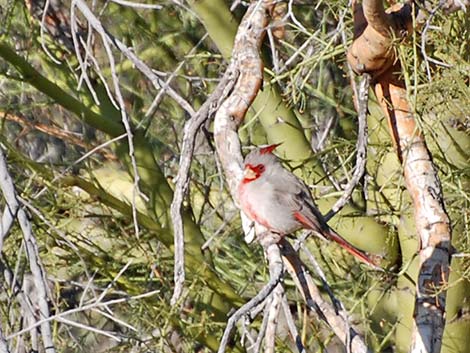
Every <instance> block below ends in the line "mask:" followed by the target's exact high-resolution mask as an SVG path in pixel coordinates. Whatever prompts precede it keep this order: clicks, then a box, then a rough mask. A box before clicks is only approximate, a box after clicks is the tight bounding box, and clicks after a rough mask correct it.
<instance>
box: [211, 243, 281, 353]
mask: <svg viewBox="0 0 470 353" xmlns="http://www.w3.org/2000/svg"><path fill="white" fill-rule="evenodd" d="M266 253H267V255H266V256H267V258H268V260H269V261H270V262H269V266H270V277H271V278H270V280H269V282H268V283H267V284H266V285H265V286H264V287H263V288H262V289H261V290H260V291H259V292H258V294H256V295H255V296H254V297H253V298H251V299H250V301H249V302H248V303H246V304H245V305H243V306H242V307H241V308H240V309H238V310H237V311H235V313H234V314H233V315H232V316H231V317H230V319H228V322H227V327H226V328H225V331H224V335H223V336H222V340H221V341H220V345H219V350H218V351H217V353H224V352H225V349H226V348H227V344H228V341H229V339H230V337H231V334H232V331H233V329H234V328H235V325H236V323H237V322H238V321H239V320H240V319H241V318H242V317H243V316H245V315H247V314H248V313H249V312H250V311H251V310H252V309H253V308H255V307H256V306H257V305H259V304H260V303H262V302H263V301H264V300H265V299H266V298H267V297H268V295H270V294H271V293H272V291H273V290H274V289H275V288H276V286H277V285H278V284H279V283H280V282H281V279H282V273H283V266H282V260H281V253H280V251H279V247H278V246H277V245H276V244H271V245H268V247H267V249H266Z"/></svg>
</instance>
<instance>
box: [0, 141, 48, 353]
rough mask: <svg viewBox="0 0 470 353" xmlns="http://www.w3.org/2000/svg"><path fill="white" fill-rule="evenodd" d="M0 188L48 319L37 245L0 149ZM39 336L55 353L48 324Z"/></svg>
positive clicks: (42, 271)
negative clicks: (14, 217)
mask: <svg viewBox="0 0 470 353" xmlns="http://www.w3.org/2000/svg"><path fill="white" fill-rule="evenodd" d="M0 188H1V189H2V192H3V196H4V197H5V200H6V202H7V204H8V206H9V208H10V209H11V210H17V212H18V214H17V217H18V222H19V224H20V227H21V230H22V232H23V238H24V242H25V246H26V254H27V257H28V260H29V266H30V270H31V273H32V274H33V279H34V285H35V287H36V290H37V296H38V305H39V315H40V317H42V318H48V317H49V304H48V301H47V298H48V291H47V285H46V277H45V274H44V269H43V267H42V262H41V258H40V257H39V250H38V245H37V243H36V238H35V237H34V234H33V231H32V227H31V223H30V221H29V219H28V216H27V214H26V212H25V211H24V209H23V208H20V207H19V202H18V199H17V194H16V190H15V187H14V184H13V179H12V178H11V176H10V174H9V173H8V168H7V163H6V160H5V156H4V154H3V151H2V149H1V148H0ZM40 327H41V335H42V339H43V344H44V350H45V351H46V353H55V349H54V342H53V340H52V330H51V326H50V324H49V322H44V323H43V324H41V325H40Z"/></svg>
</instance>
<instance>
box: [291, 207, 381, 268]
mask: <svg viewBox="0 0 470 353" xmlns="http://www.w3.org/2000/svg"><path fill="white" fill-rule="evenodd" d="M318 213H319V212H318ZM294 216H295V218H296V219H297V220H298V221H299V222H301V223H302V224H303V225H304V226H305V228H309V229H312V230H313V231H315V232H317V233H319V234H320V235H322V236H323V237H325V238H326V239H328V240H333V241H334V242H336V243H338V245H339V246H341V247H342V248H343V249H345V250H346V251H347V252H349V253H350V254H351V255H353V256H354V257H356V258H358V259H359V260H361V261H362V262H364V263H366V264H367V265H369V266H371V267H373V268H374V269H376V270H380V271H383V269H382V268H381V267H380V266H378V265H377V264H376V263H375V262H374V261H373V260H372V259H371V258H370V257H369V256H367V254H366V253H365V252H363V251H362V250H359V249H358V248H356V247H355V246H354V245H352V244H351V243H349V242H348V241H347V240H346V239H344V238H343V237H342V236H341V235H339V234H338V233H336V232H335V231H334V230H333V229H331V228H330V227H328V225H327V224H326V222H323V221H321V220H320V218H319V217H322V216H321V215H320V214H318V215H317V214H316V215H315V217H312V218H313V219H314V221H312V220H311V217H308V216H306V215H304V214H302V213H300V212H296V213H294Z"/></svg>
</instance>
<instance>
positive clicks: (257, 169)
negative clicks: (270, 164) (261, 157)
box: [243, 164, 266, 183]
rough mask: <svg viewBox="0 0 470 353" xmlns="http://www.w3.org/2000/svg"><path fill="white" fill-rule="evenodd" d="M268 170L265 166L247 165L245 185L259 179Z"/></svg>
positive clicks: (244, 175)
mask: <svg viewBox="0 0 470 353" xmlns="http://www.w3.org/2000/svg"><path fill="white" fill-rule="evenodd" d="M265 170H266V167H265V166H264V164H258V165H252V164H247V165H245V169H244V170H243V183H249V182H250V181H253V180H256V179H258V178H259V177H260V176H261V175H262V174H263V173H264V171H265Z"/></svg>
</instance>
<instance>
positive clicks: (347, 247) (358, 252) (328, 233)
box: [323, 228, 383, 271]
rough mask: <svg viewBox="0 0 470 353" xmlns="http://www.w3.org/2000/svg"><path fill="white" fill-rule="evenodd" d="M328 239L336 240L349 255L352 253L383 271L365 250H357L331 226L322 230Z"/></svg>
mask: <svg viewBox="0 0 470 353" xmlns="http://www.w3.org/2000/svg"><path fill="white" fill-rule="evenodd" d="M323 235H325V236H326V237H327V238H328V239H331V240H333V241H334V242H336V243H337V244H338V245H339V246H341V247H342V248H343V249H344V250H346V251H347V252H349V253H350V254H351V255H353V256H354V257H356V258H357V259H359V260H361V261H362V262H364V263H365V264H367V265H369V266H371V267H373V268H374V269H376V270H380V271H383V269H382V268H381V267H380V266H378V265H377V264H376V263H375V261H374V260H372V259H371V258H370V257H369V256H368V255H367V254H366V253H365V252H363V251H362V250H359V249H358V248H356V247H355V246H354V245H352V244H351V243H349V242H348V241H347V240H346V239H344V238H343V237H342V236H341V235H339V234H338V233H336V232H335V231H334V230H332V229H331V228H329V229H328V230H327V231H326V232H324V234H323Z"/></svg>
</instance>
